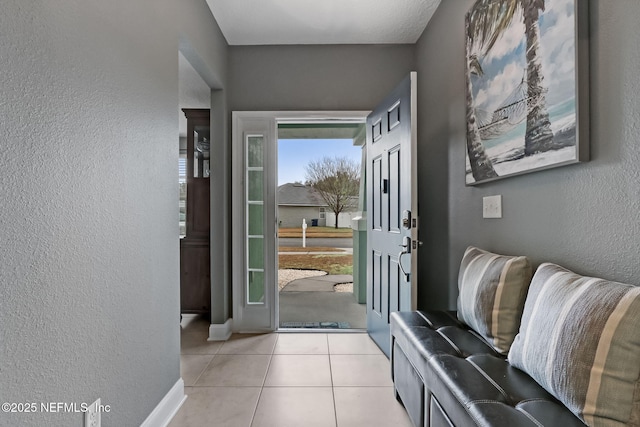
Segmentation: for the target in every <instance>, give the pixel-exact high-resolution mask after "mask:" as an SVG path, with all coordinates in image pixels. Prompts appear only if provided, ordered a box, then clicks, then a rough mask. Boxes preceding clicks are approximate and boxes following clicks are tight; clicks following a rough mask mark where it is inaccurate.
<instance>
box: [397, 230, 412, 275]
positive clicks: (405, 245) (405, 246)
mask: <svg viewBox="0 0 640 427" xmlns="http://www.w3.org/2000/svg"><path fill="white" fill-rule="evenodd" d="M400 247H401V248H402V250H401V251H400V253H399V254H398V267H400V271H401V272H402V274H403V275H404V281H405V282H408V281H409V279H410V278H411V273H407V272H406V271H404V267H403V266H402V256H403V255H407V254H410V253H411V237H409V236H404V237H403V238H402V244H401V245H400Z"/></svg>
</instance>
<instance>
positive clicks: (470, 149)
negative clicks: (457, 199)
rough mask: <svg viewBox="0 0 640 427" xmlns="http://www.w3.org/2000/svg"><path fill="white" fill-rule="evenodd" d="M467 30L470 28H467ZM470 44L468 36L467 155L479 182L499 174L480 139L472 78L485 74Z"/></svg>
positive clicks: (473, 173) (474, 176) (472, 173)
mask: <svg viewBox="0 0 640 427" xmlns="http://www.w3.org/2000/svg"><path fill="white" fill-rule="evenodd" d="M467 28H469V27H468V26H467ZM470 43H471V38H470V37H469V36H468V35H467V72H466V73H465V80H466V96H467V154H468V155H469V163H470V164H471V175H473V179H474V180H475V181H476V182H477V181H484V180H487V179H491V178H496V177H497V176H498V174H497V173H496V171H495V169H494V168H493V164H492V163H491V160H490V159H489V156H487V153H486V152H485V149H484V145H483V144H482V140H481V139H480V131H479V130H478V120H477V118H476V110H475V108H473V104H474V103H473V92H472V90H471V76H472V75H476V76H482V74H483V72H482V66H481V65H480V61H479V60H478V56H477V55H475V54H472V53H470V52H471V50H470V49H471V46H470Z"/></svg>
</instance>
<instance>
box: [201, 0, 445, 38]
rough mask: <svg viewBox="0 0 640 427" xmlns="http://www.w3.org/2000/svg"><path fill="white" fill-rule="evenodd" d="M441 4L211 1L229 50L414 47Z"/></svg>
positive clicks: (419, 0) (426, 0)
mask: <svg viewBox="0 0 640 427" xmlns="http://www.w3.org/2000/svg"><path fill="white" fill-rule="evenodd" d="M439 3H440V0H207V4H208V5H209V8H210V9H211V11H212V12H213V16H214V17H215V18H216V20H217V21H218V25H219V26H220V29H221V30H222V33H223V34H224V36H225V38H226V39H227V42H228V43H229V44H230V45H288V44H404V43H409V44H412V43H415V42H416V41H417V40H418V38H419V37H420V35H421V34H422V32H423V31H424V29H425V27H426V26H427V23H428V22H429V19H431V16H432V15H433V13H434V12H435V10H436V8H437V7H438V4H439Z"/></svg>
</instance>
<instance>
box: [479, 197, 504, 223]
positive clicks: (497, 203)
mask: <svg viewBox="0 0 640 427" xmlns="http://www.w3.org/2000/svg"><path fill="white" fill-rule="evenodd" d="M482 217H483V218H502V195H497V196H487V197H483V198H482Z"/></svg>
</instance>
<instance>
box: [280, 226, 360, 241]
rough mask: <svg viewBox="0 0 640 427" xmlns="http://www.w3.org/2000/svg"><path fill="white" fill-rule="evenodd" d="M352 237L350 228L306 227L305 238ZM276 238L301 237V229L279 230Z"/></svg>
mask: <svg viewBox="0 0 640 427" xmlns="http://www.w3.org/2000/svg"><path fill="white" fill-rule="evenodd" d="M352 236H353V230H352V229H350V228H333V227H311V226H309V227H307V237H309V238H314V237H343V238H349V237H352ZM278 237H300V238H301V237H302V227H296V228H284V227H283V228H279V229H278Z"/></svg>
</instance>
